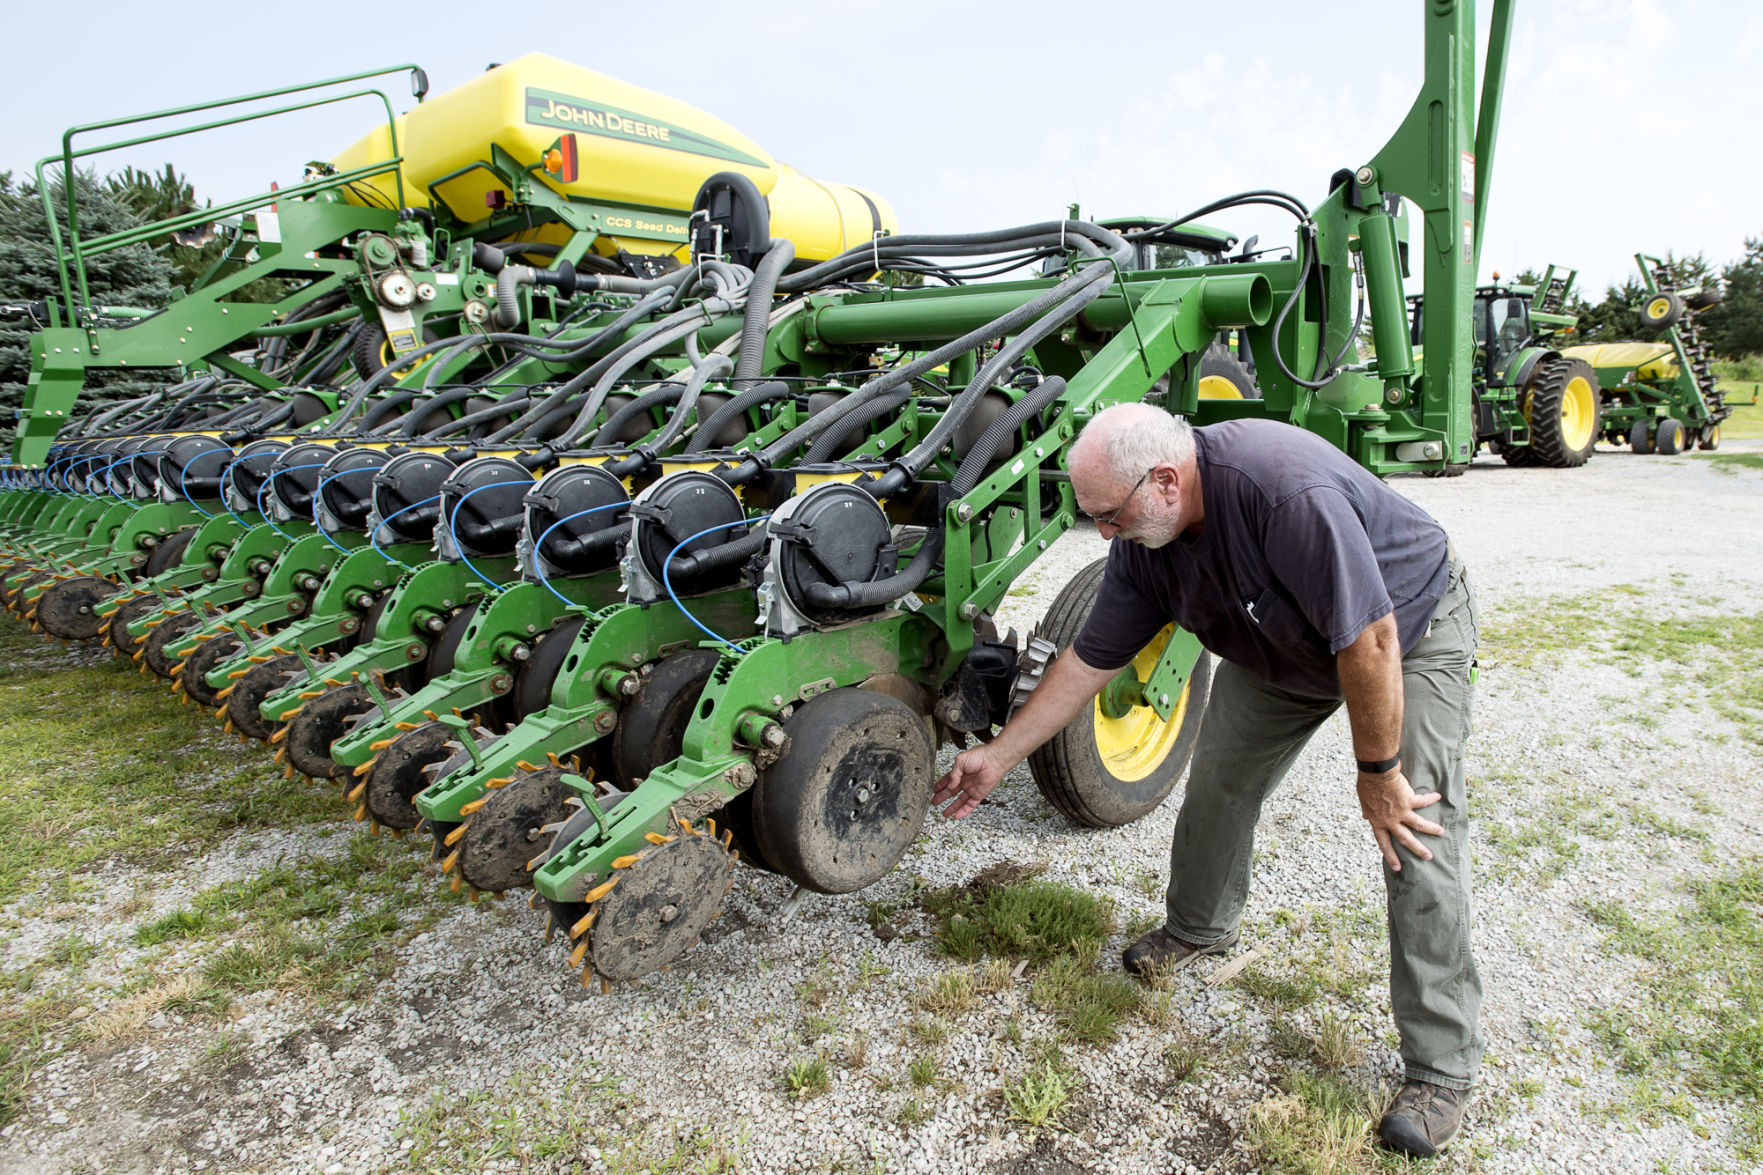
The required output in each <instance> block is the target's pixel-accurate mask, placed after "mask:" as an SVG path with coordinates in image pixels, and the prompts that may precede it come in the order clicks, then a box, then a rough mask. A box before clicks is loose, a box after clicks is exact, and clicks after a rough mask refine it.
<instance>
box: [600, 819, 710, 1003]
mask: <svg viewBox="0 0 1763 1175" xmlns="http://www.w3.org/2000/svg"><path fill="white" fill-rule="evenodd" d="M678 827H679V829H680V833H679V835H677V836H665V837H659V838H658V839H659V840H660V842H661V843H659V844H656V843H653V842H649V843H645V844H644V845H643V847H642V848H641V849H639V850H638V851H637V852H635V853H631V854H627V855H626V856H624V857H620V858H619V859H618V860H617V862H615V865H616V868H615V870H614V872H613V874H612V876H611V877H610V878H609V879H608V880H606V881H604V882H602V883H601V884H600V885H598V886H596V887H595V888H594V889H593V890H592V891H591V892H590V893H589V894H588V895H587V898H586V899H585V900H584V902H583V903H582V905H584V906H586V907H587V909H586V910H585V911H583V910H582V906H576V907H575V908H574V910H575V911H581V913H580V914H579V916H577V917H575V918H574V919H573V920H572V921H571V922H570V924H569V930H570V933H571V936H572V937H575V936H579V941H578V942H577V944H576V946H575V949H574V951H573V952H572V953H571V956H570V963H571V965H572V966H575V967H581V968H583V972H582V981H583V983H584V984H585V983H586V982H587V981H588V980H589V978H590V977H591V975H593V974H598V975H599V976H600V977H601V978H602V979H603V980H617V979H638V978H641V977H642V976H644V975H647V974H649V973H651V972H653V971H660V970H663V969H665V968H667V967H669V966H671V965H672V964H673V962H674V961H675V960H676V959H678V958H679V957H680V956H681V955H682V954H684V953H685V952H686V951H687V950H689V949H690V948H691V947H692V946H693V945H694V944H696V943H697V941H698V936H699V935H701V934H703V933H704V929H705V927H707V926H709V925H710V923H711V921H712V920H714V919H715V918H716V916H717V915H718V914H720V913H721V912H722V900H723V896H724V895H725V894H726V893H727V892H728V889H729V886H731V885H733V884H734V879H733V877H732V875H731V874H732V870H733V869H734V864H735V854H734V851H733V850H732V849H731V848H730V847H729V841H730V837H729V835H728V834H727V833H724V834H723V835H722V836H721V837H717V836H716V835H714V834H712V832H711V831H710V829H711V827H712V826H709V825H694V824H689V823H687V822H685V821H681V822H680V824H679V826H678ZM584 947H585V948H586V950H583V948H584Z"/></svg>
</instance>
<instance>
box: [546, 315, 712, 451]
mask: <svg viewBox="0 0 1763 1175" xmlns="http://www.w3.org/2000/svg"><path fill="white" fill-rule="evenodd" d="M714 301H720V300H719V299H718V300H713V301H710V302H703V303H700V304H699V305H697V306H694V307H692V308H691V309H690V310H687V311H681V312H679V313H677V314H673V315H669V316H668V317H667V318H665V319H663V320H662V321H661V322H660V323H657V324H656V325H655V327H653V328H651V329H650V330H648V331H645V332H643V334H641V335H639V336H637V338H635V339H632V340H630V341H629V342H628V343H625V344H624V345H623V346H620V347H618V348H616V349H615V350H613V351H612V352H611V353H610V354H608V355H607V356H606V357H605V358H604V359H601V360H600V361H599V362H598V363H596V364H594V365H593V366H592V367H589V368H588V369H587V370H585V371H583V372H582V373H581V375H579V376H576V377H575V378H574V379H572V380H570V384H576V385H577V386H582V385H585V384H587V383H588V381H589V380H590V379H592V380H594V381H595V382H594V385H593V391H592V392H591V393H590V394H589V396H588V398H587V401H586V403H584V404H583V405H582V408H581V410H580V411H579V412H578V413H577V414H576V418H575V423H574V424H572V425H570V426H569V429H568V431H566V432H565V433H564V434H563V435H562V436H560V437H558V438H557V439H556V440H555V441H553V442H551V443H550V447H551V448H552V449H553V450H554V451H556V452H562V451H563V450H565V449H568V448H570V447H571V446H573V445H574V444H575V443H576V442H577V441H579V440H580V439H581V438H582V436H583V435H584V434H586V433H587V431H588V428H589V427H590V426H591V425H592V424H593V422H594V417H595V416H597V415H598V414H599V412H600V406H601V405H602V404H604V403H605V402H606V397H607V395H609V394H610V393H611V391H612V387H613V385H614V384H616V383H617V382H618V381H619V380H620V379H621V378H623V376H624V374H625V373H626V372H628V371H630V370H631V369H632V368H634V367H636V366H638V365H639V364H641V363H644V362H646V361H647V360H648V358H649V356H650V355H652V354H654V353H655V352H656V351H659V350H661V349H662V348H664V347H666V346H668V345H669V344H671V343H675V342H678V341H679V340H680V339H681V338H683V337H685V336H686V335H688V334H690V333H692V332H693V331H695V330H698V329H700V328H701V327H702V326H703V325H704V321H715V314H716V313H717V312H720V311H723V310H730V309H733V306H731V305H727V304H723V305H720V306H718V305H714V304H713V302H714ZM700 315H701V316H702V319H703V321H700V317H699V316H700ZM669 323H671V324H672V325H671V326H670V325H668V324H669ZM564 386H565V387H569V384H565V385H564Z"/></svg>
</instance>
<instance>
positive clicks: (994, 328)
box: [746, 282, 1071, 477]
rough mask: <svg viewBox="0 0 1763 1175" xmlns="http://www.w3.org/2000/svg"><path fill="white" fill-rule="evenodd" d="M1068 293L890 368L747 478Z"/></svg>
mask: <svg viewBox="0 0 1763 1175" xmlns="http://www.w3.org/2000/svg"><path fill="white" fill-rule="evenodd" d="M1070 294H1071V289H1070V283H1069V282H1067V283H1062V284H1060V285H1057V286H1054V287H1053V288H1051V289H1049V290H1046V291H1044V292H1042V293H1041V294H1039V295H1037V296H1036V297H1035V298H1033V299H1031V300H1030V301H1027V302H1024V303H1023V304H1022V305H1021V306H1018V307H1017V308H1016V309H1014V310H1010V311H1007V312H1006V313H1004V314H1001V315H999V316H998V317H997V318H995V319H993V320H992V321H991V322H988V323H986V324H984V325H983V326H978V327H975V328H974V329H973V330H970V331H968V332H967V333H966V334H964V335H962V336H961V337H960V338H958V339H952V340H950V341H949V342H947V343H944V344H943V345H942V346H940V347H938V348H937V349H936V350H934V351H929V352H926V353H925V354H923V355H920V356H919V357H918V358H917V359H914V360H913V361H912V362H910V363H907V364H904V365H902V366H900V367H896V368H893V369H892V370H890V371H887V372H885V373H883V374H882V375H879V376H877V377H876V378H875V379H872V380H870V381H869V382H868V383H866V384H864V385H863V386H862V387H861V388H859V389H858V390H857V391H856V392H854V393H853V394H851V395H849V396H847V397H845V399H843V400H842V401H840V402H839V403H838V404H835V405H834V406H833V407H831V408H828V409H827V410H826V411H825V412H822V413H821V414H820V415H818V416H814V417H810V418H809V419H808V420H806V421H804V422H802V423H801V424H799V425H797V426H796V427H795V428H793V429H791V430H790V431H789V432H787V433H785V434H784V435H783V436H781V437H779V438H778V439H777V440H775V441H773V442H772V443H771V444H769V445H767V446H766V447H765V448H764V449H763V450H761V451H760V453H759V454H758V456H757V458H755V459H750V461H749V463H750V464H752V465H753V470H752V472H751V473H748V474H747V475H746V476H748V477H751V476H752V474H753V473H757V472H758V470H759V469H760V468H762V467H764V466H766V465H770V464H773V463H775V462H777V461H779V460H782V459H783V458H784V457H785V456H787V455H788V454H790V453H792V452H794V451H795V450H796V449H797V448H799V447H801V446H802V445H805V444H808V443H810V442H811V441H813V440H814V438H815V437H818V436H820V435H821V434H822V433H823V432H825V431H826V430H828V429H830V428H832V427H833V426H834V425H835V424H837V423H838V422H839V421H840V420H842V419H844V417H845V416H846V415H847V414H848V413H851V412H855V411H857V410H858V409H860V408H861V407H862V406H863V405H864V404H865V403H867V402H868V401H869V400H870V399H871V398H873V397H875V396H879V395H882V394H883V393H885V392H888V391H891V390H892V389H894V388H897V387H899V386H901V385H902V384H906V383H909V382H910V381H912V380H914V379H916V378H918V377H919V376H921V375H923V374H924V373H925V372H927V371H930V370H932V369H933V368H935V367H938V366H940V365H941V364H944V363H947V362H949V360H951V359H953V358H955V357H956V356H958V355H962V354H965V353H966V352H968V351H971V350H973V349H974V348H975V347H978V346H980V345H981V344H982V343H988V342H990V341H991V340H993V339H996V338H1000V337H1002V336H1005V335H1008V334H1010V333H1012V332H1013V331H1016V330H1019V329H1021V328H1022V327H1023V326H1025V325H1026V324H1028V323H1030V322H1033V321H1034V320H1035V319H1037V318H1039V317H1040V316H1041V315H1042V314H1045V313H1046V312H1047V311H1048V310H1050V309H1052V308H1053V307H1055V306H1057V305H1058V304H1059V303H1060V302H1062V301H1063V300H1064V299H1065V298H1067V297H1069V296H1070Z"/></svg>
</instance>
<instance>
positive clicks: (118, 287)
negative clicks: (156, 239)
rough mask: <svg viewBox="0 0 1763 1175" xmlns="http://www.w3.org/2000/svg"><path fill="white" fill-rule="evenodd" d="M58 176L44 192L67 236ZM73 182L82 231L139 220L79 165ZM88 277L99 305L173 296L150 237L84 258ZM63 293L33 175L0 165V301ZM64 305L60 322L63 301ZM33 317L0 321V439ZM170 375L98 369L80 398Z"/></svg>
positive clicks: (110, 396)
mask: <svg viewBox="0 0 1763 1175" xmlns="http://www.w3.org/2000/svg"><path fill="white" fill-rule="evenodd" d="M62 182H63V181H62V180H60V179H56V180H54V181H52V183H51V187H50V193H49V195H50V205H51V207H52V208H53V209H54V211H55V218H56V222H57V224H58V225H59V226H60V229H61V235H62V241H63V243H64V244H65V243H66V241H67V240H68V235H67V201H66V197H65V195H64V193H65V189H64V188H63V186H62ZM74 184H75V193H76V195H77V197H78V212H79V227H80V236H81V239H83V240H91V239H92V238H94V237H98V236H102V235H104V234H106V233H113V232H118V231H121V230H122V229H126V228H133V227H134V226H136V225H138V224H139V223H140V219H139V218H138V217H137V215H136V214H135V213H134V212H133V211H132V210H131V209H130V208H129V207H128V205H127V204H125V203H124V202H123V201H122V200H120V199H118V198H117V196H116V195H115V194H114V193H112V192H110V191H107V190H106V188H105V185H103V184H102V183H100V182H99V181H98V180H97V178H96V177H95V176H94V175H92V174H91V173H90V172H76V173H75V175H74ZM86 283H87V288H88V290H89V291H90V294H91V298H92V301H93V303H94V304H96V305H99V306H106V305H110V306H135V307H147V308H151V309H157V308H159V307H162V306H165V305H167V304H168V303H169V302H170V301H171V264H170V263H169V262H168V261H167V260H166V259H165V258H164V257H162V256H161V255H160V254H159V253H157V252H156V251H155V250H154V249H153V248H152V247H151V246H150V245H145V244H141V245H130V246H128V247H127V248H123V249H115V250H112V251H111V252H109V253H101V254H98V255H97V256H95V257H88V258H86ZM76 296H77V290H76ZM60 298H61V279H60V271H59V269H58V267H57V265H56V259H55V246H54V243H53V241H52V239H51V237H50V233H49V222H48V221H47V220H46V219H44V216H43V201H42V197H41V194H40V193H39V192H38V190H37V186H36V184H35V183H34V182H32V181H29V180H26V181H25V182H23V183H15V182H14V180H13V177H12V173H11V172H0V302H3V303H10V304H14V305H18V304H25V305H29V304H31V303H39V302H43V301H45V300H47V299H55V300H56V301H57V302H59V300H60ZM61 312H62V322H63V324H64V325H65V324H66V321H67V318H66V314H67V308H66V307H62V308H61ZM36 317H37V318H38V320H37V321H35V322H33V321H31V319H30V318H29V317H24V318H21V317H18V316H13V317H9V318H7V319H5V320H3V321H0V446H7V445H10V444H11V440H12V430H13V425H14V422H15V421H16V419H17V415H16V411H15V410H16V409H17V408H18V407H19V406H20V405H21V404H23V402H24V388H25V381H26V380H27V379H28V378H29V376H30V371H31V344H30V336H31V335H32V334H33V333H34V332H35V331H36V330H37V329H38V328H39V327H40V326H42V325H46V321H45V320H42V319H41V317H40V316H36ZM173 375H174V373H173V372H172V371H170V370H157V371H156V370H148V369H133V370H129V371H120V370H118V371H95V372H93V373H92V375H91V376H90V377H89V378H88V379H87V381H86V391H85V392H84V393H83V394H82V397H81V399H82V401H85V402H93V403H96V402H103V401H108V400H119V399H126V398H128V397H131V396H139V395H143V394H145V393H146V392H148V391H150V390H151V389H153V388H154V387H156V386H158V385H160V384H162V383H164V382H165V381H166V380H168V379H170V378H173Z"/></svg>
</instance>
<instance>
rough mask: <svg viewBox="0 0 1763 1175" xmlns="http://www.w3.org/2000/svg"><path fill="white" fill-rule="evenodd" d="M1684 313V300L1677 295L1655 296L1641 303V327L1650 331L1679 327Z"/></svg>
mask: <svg viewBox="0 0 1763 1175" xmlns="http://www.w3.org/2000/svg"><path fill="white" fill-rule="evenodd" d="M1683 311H1684V306H1683V299H1682V298H1680V297H1678V296H1677V295H1676V294H1663V293H1661V294H1654V295H1653V296H1652V297H1650V298H1647V299H1645V300H1643V301H1642V302H1641V310H1640V314H1641V325H1642V326H1644V327H1646V328H1647V329H1648V330H1665V329H1666V328H1668V327H1673V326H1676V325H1677V320H1678V319H1680V318H1682V317H1683Z"/></svg>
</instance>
